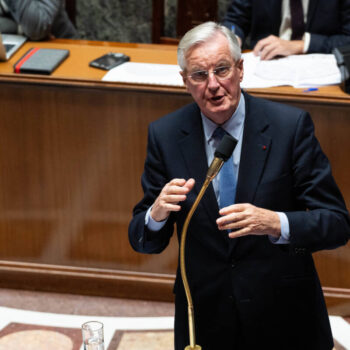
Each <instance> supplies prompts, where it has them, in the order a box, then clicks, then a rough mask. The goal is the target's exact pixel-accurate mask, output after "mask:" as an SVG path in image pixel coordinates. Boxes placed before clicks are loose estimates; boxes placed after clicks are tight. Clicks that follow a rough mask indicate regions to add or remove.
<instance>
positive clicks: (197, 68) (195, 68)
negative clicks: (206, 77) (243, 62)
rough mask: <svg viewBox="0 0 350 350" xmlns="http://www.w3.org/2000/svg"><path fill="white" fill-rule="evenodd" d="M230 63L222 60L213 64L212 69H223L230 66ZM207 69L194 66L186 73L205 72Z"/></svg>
mask: <svg viewBox="0 0 350 350" xmlns="http://www.w3.org/2000/svg"><path fill="white" fill-rule="evenodd" d="M231 64H232V63H231V62H229V61H227V60H222V61H219V62H217V63H216V64H215V66H214V69H215V68H219V67H224V66H227V65H231ZM207 70H208V69H207V68H203V67H198V66H197V67H196V66H194V68H192V69H189V70H188V71H189V72H199V71H207Z"/></svg>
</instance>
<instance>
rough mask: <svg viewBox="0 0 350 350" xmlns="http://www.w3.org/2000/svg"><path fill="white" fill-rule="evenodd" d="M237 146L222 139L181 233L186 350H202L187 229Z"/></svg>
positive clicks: (231, 139) (233, 142) (232, 141)
mask: <svg viewBox="0 0 350 350" xmlns="http://www.w3.org/2000/svg"><path fill="white" fill-rule="evenodd" d="M236 144H237V141H236V140H235V139H234V138H233V137H232V136H230V135H228V134H226V135H224V137H223V138H222V140H221V142H220V144H219V146H218V148H217V149H216V151H215V153H214V159H213V161H212V162H211V164H210V167H209V169H208V172H207V176H206V179H205V181H204V184H203V186H202V188H201V190H200V192H199V194H198V196H197V198H196V200H195V202H194V203H193V205H192V207H191V209H190V211H189V213H188V214H187V217H186V220H185V223H184V225H183V228H182V232H181V243H180V270H181V277H182V282H183V285H184V288H185V293H186V298H187V313H188V333H189V338H190V339H189V340H190V345H188V346H186V347H185V350H202V347H201V346H200V345H197V344H196V334H195V325H194V309H193V301H192V296H191V291H190V287H189V284H188V280H187V274H186V262H185V244H186V235H187V228H188V225H189V223H190V220H191V218H192V215H193V213H194V212H195V210H196V208H197V206H198V204H199V202H200V200H201V199H202V197H203V195H204V192H205V191H206V189H207V188H208V186H209V184H210V182H211V180H213V179H214V177H215V176H216V175H217V174H218V172H219V171H220V169H221V167H222V166H223V164H224V162H226V161H227V160H228V159H229V158H230V157H231V154H232V152H233V150H234V149H235V147H236Z"/></svg>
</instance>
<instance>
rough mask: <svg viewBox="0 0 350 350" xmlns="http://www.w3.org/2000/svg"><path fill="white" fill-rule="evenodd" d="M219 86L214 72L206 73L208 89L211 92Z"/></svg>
mask: <svg viewBox="0 0 350 350" xmlns="http://www.w3.org/2000/svg"><path fill="white" fill-rule="evenodd" d="M219 86H220V84H219V81H218V79H217V77H216V75H215V74H214V72H208V88H209V89H211V90H213V89H214V90H215V89H218V88H219Z"/></svg>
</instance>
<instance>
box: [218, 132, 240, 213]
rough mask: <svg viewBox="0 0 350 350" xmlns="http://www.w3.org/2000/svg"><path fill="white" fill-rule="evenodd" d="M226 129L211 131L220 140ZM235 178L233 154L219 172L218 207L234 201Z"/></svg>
mask: <svg viewBox="0 0 350 350" xmlns="http://www.w3.org/2000/svg"><path fill="white" fill-rule="evenodd" d="M225 134H226V131H225V130H224V129H222V128H221V127H218V128H216V129H215V131H214V132H213V138H214V139H216V140H219V141H221V139H222V138H223V137H224V135H225ZM235 196H236V178H235V174H234V168H233V154H231V157H230V158H229V159H228V160H227V161H226V162H225V163H224V165H223V166H222V168H221V170H220V173H219V207H220V208H224V207H227V206H229V205H231V204H233V203H234V202H235Z"/></svg>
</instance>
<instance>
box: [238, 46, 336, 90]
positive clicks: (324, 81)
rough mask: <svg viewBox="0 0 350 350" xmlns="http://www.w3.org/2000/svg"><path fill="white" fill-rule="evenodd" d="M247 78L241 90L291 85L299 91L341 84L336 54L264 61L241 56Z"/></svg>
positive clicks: (251, 54) (246, 55) (253, 56)
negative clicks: (300, 89) (306, 88)
mask: <svg viewBox="0 0 350 350" xmlns="http://www.w3.org/2000/svg"><path fill="white" fill-rule="evenodd" d="M242 58H243V59H244V61H243V62H244V78H243V81H242V83H241V87H242V88H246V89H249V88H265V87H272V86H281V85H291V86H294V87H296V88H298V87H299V88H305V87H315V86H322V85H333V84H339V83H340V82H341V75H340V71H339V68H338V66H337V62H336V59H335V57H334V55H331V54H308V55H293V56H288V57H283V58H279V59H274V60H271V61H261V60H260V58H259V57H257V56H255V55H254V54H253V53H252V52H250V53H246V54H243V55H242Z"/></svg>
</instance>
